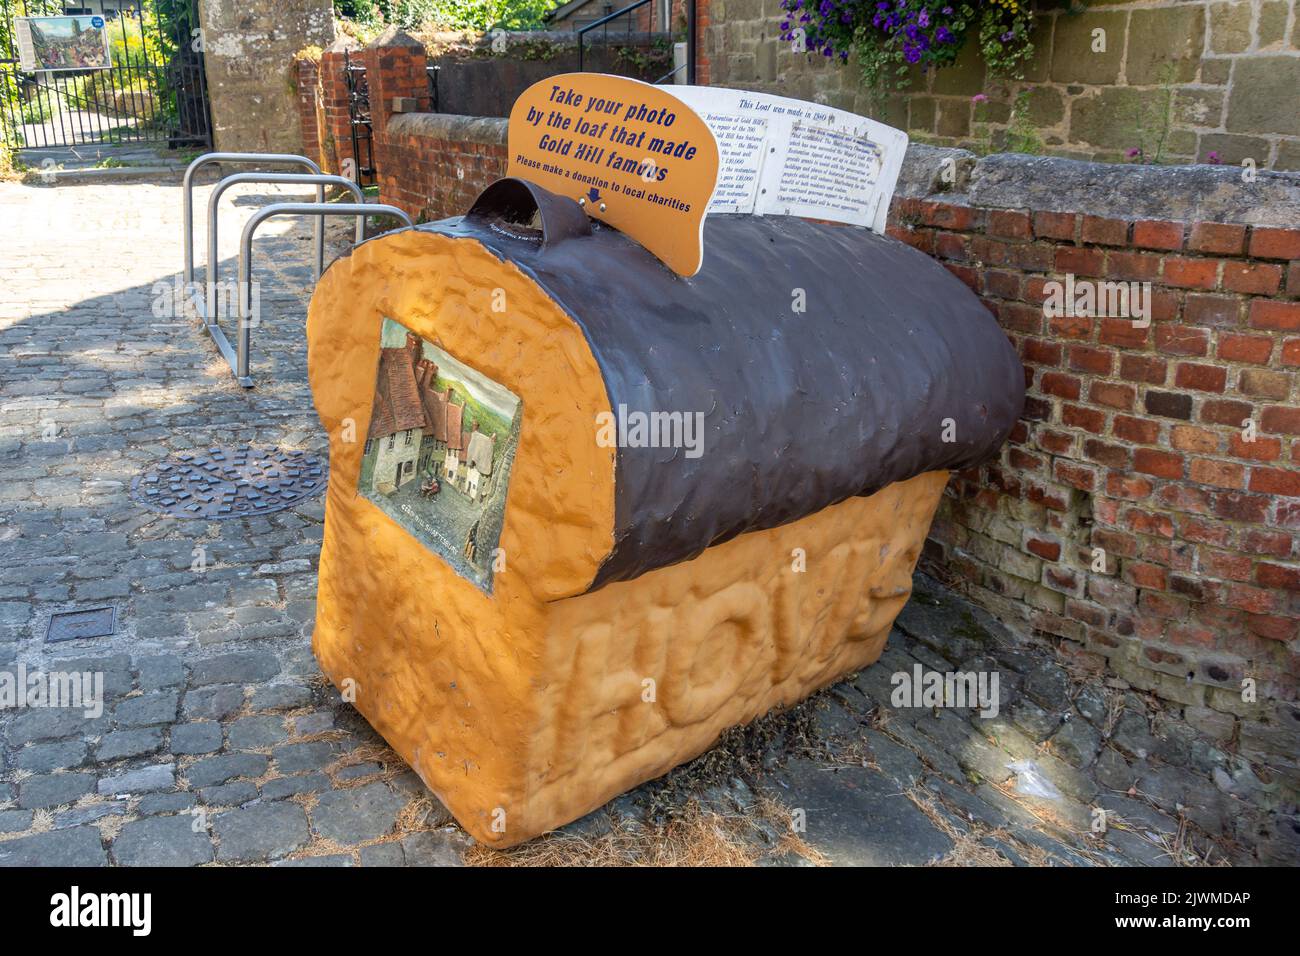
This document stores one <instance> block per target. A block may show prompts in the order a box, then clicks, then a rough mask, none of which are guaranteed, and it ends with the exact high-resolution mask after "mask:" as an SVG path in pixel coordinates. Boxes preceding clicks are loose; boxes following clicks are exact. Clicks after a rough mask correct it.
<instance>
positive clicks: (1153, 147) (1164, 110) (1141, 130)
mask: <svg viewBox="0 0 1300 956" xmlns="http://www.w3.org/2000/svg"><path fill="white" fill-rule="evenodd" d="M1175 77H1176V71H1175V68H1174V65H1173V64H1172V63H1170V64H1166V65H1165V66H1163V67H1161V69H1160V72H1159V79H1160V87H1159V89H1157V90H1156V91H1155V92H1153V93H1152V94H1150V96H1149V98H1145V97H1144V98H1143V99H1142V100H1140V101H1139V103H1138V105H1137V106H1135V107H1134V109H1133V113H1132V116H1131V117H1130V120H1129V124H1130V127H1131V129H1132V131H1133V136H1134V138H1135V139H1136V140H1137V145H1136V146H1132V147H1130V148H1129V150H1128V151H1127V153H1126V155H1127V157H1128V158H1129V159H1130V160H1132V161H1133V162H1135V163H1139V164H1158V163H1163V162H1164V161H1165V146H1166V144H1167V143H1168V140H1169V133H1170V131H1171V130H1172V129H1173V125H1174V80H1175Z"/></svg>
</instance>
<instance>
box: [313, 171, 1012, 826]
mask: <svg viewBox="0 0 1300 956" xmlns="http://www.w3.org/2000/svg"><path fill="white" fill-rule="evenodd" d="M704 248H705V255H704V261H703V266H702V268H701V270H700V271H699V272H698V274H696V275H695V276H693V277H691V278H683V277H681V276H679V275H676V274H674V273H672V272H671V271H669V270H668V269H667V268H665V267H664V266H663V265H662V264H661V263H660V262H659V261H658V260H657V259H655V258H654V257H653V256H651V255H650V254H649V253H648V252H646V251H645V249H643V248H642V247H641V246H640V245H638V244H637V243H635V242H633V241H632V240H631V239H629V238H627V237H626V236H624V235H623V234H621V233H619V232H618V231H616V230H614V229H612V228H610V227H608V226H605V225H602V224H601V223H599V222H593V221H591V220H589V219H588V217H587V216H586V215H585V214H584V212H583V211H582V210H581V209H580V208H579V206H578V205H577V204H576V203H574V202H573V201H572V200H570V199H567V198H561V197H558V196H555V195H552V194H550V193H548V192H546V191H545V190H542V189H541V188H540V187H537V186H535V185H532V184H529V183H526V182H524V181H522V180H518V179H506V180H502V181H500V182H498V183H497V184H495V185H494V186H492V187H490V188H489V189H488V190H487V191H486V192H485V193H484V194H483V196H481V197H480V199H479V200H478V201H477V202H476V203H475V205H474V207H473V208H472V209H471V210H470V211H469V213H468V214H467V215H465V216H464V217H459V218H453V219H448V220H444V221H441V222H436V223H431V224H428V225H424V226H419V227H417V228H415V229H407V230H402V231H397V232H391V233H388V234H386V235H383V236H381V237H379V238H377V239H373V240H371V241H368V242H365V243H363V244H361V245H360V246H358V247H357V248H355V249H354V250H353V251H352V253H351V254H350V255H349V256H347V257H345V258H343V259H340V260H339V261H337V262H335V263H334V264H333V265H332V266H331V267H330V268H329V270H328V271H327V273H326V274H325V276H324V277H323V279H322V280H321V282H320V284H319V286H318V288H317V290H316V293H315V295H314V297H313V299H312V303H311V308H310V313H309V318H308V325H307V332H308V342H309V349H310V351H309V369H310V378H311V386H312V390H313V393H314V396H315V401H316V406H317V409H318V411H319V414H320V418H321V421H322V422H323V424H324V425H325V427H326V428H327V429H328V431H329V434H330V436H331V446H330V458H331V469H330V479H329V490H328V496H327V510H326V521H325V537H324V544H323V549H322V553H321V558H320V589H319V600H318V612H317V618H316V629H315V637H314V647H315V652H316V654H317V656H318V658H319V660H320V663H321V666H322V667H323V669H324V670H325V672H326V674H328V675H329V677H330V678H331V679H332V680H333V681H334V682H335V683H336V684H337V685H339V686H340V687H343V688H345V689H346V690H348V691H350V692H351V696H354V697H355V704H356V706H357V708H358V709H359V710H360V711H361V713H362V714H364V715H365V717H366V718H367V719H368V720H369V721H370V722H371V724H372V725H373V726H374V727H375V728H376V729H377V730H378V731H379V732H380V733H381V734H383V736H384V737H385V738H386V739H387V740H388V741H389V743H391V744H392V746H393V747H394V749H396V750H397V751H398V753H400V754H401V755H402V756H403V757H404V758H405V759H406V760H407V761H409V763H410V764H411V766H412V767H413V768H414V769H415V770H416V771H417V772H418V773H419V775H420V776H421V777H422V778H423V779H424V781H425V782H426V783H427V784H428V785H429V786H430V788H432V790H433V791H434V792H435V793H436V794H437V795H438V797H439V798H440V799H441V800H442V801H443V802H444V803H445V804H446V806H447V807H448V808H449V809H450V810H451V812H452V813H453V814H454V815H455V816H456V818H457V820H459V821H460V823H461V824H462V825H463V826H464V827H465V828H466V829H467V830H468V831H469V832H470V833H471V834H473V835H474V836H475V837H476V838H477V839H479V840H481V841H483V842H485V843H487V844H490V845H496V846H508V845H511V844H514V843H518V842H520V841H522V840H525V839H528V838H529V837H532V836H534V835H537V834H539V833H542V832H544V831H546V830H549V829H552V828H554V827H557V826H560V825H562V824H564V823H566V822H568V821H570V820H574V819H576V818H578V817H581V816H582V815H583V814H585V813H587V812H588V811H590V810H592V809H593V808H595V807H598V806H600V805H602V804H603V803H605V802H606V801H608V800H609V799H610V798H612V797H614V796H615V795H617V794H619V793H620V792H622V791H624V790H627V789H628V788H630V787H632V786H635V785H636V784H638V783H640V782H642V781H645V780H648V779H651V778H653V777H655V776H657V775H660V774H662V773H664V772H665V771H667V770H669V769H670V768H672V767H673V766H675V765H677V764H680V763H682V762H683V761H685V760H688V759H689V758H691V757H693V756H695V755H697V754H699V753H701V752H702V751H704V750H706V749H707V748H708V747H709V746H710V745H711V744H712V743H713V742H714V741H715V740H716V739H717V737H718V735H719V734H720V733H721V732H722V731H723V730H725V729H726V728H728V727H731V726H734V725H736V724H740V723H744V722H746V721H749V720H752V719H753V718H755V717H757V716H759V715H761V714H763V713H765V712H767V711H768V710H769V709H771V708H773V707H779V706H784V705H790V704H793V703H794V702H796V701H798V700H800V699H801V698H803V697H805V696H806V695H808V694H809V693H811V692H813V691H815V690H817V689H818V688H820V687H823V686H825V685H826V684H828V683H830V682H832V681H834V680H836V679H837V678H839V677H841V676H842V675H844V674H845V673H847V672H850V671H852V670H854V669H857V668H861V667H863V666H866V665H869V664H871V663H873V662H874V661H875V660H876V659H877V657H878V656H879V655H880V653H881V650H882V649H883V646H884V643H885V640H886V636H887V635H888V633H889V629H890V626H891V624H892V622H893V621H894V618H895V616H896V615H897V614H898V612H899V610H900V609H901V608H902V607H903V604H904V603H905V602H906V601H907V599H908V596H909V594H910V591H911V578H912V573H913V570H914V568H915V565H916V562H917V558H918V555H919V553H920V550H921V546H922V543H923V542H924V540H925V537H926V534H927V532H928V529H929V526H930V521H931V518H932V517H933V514H934V511H935V509H936V507H937V504H938V501H939V498H940V495H941V493H942V491H943V489H944V486H945V483H946V482H947V478H948V473H949V471H950V470H952V469H960V468H964V467H967V466H970V465H973V464H975V463H978V462H980V461H983V460H985V459H987V458H989V457H990V456H992V455H994V454H995V453H996V451H997V449H998V448H999V446H1000V445H1001V444H1002V442H1003V441H1004V440H1005V439H1006V437H1007V435H1008V433H1009V432H1010V430H1011V428H1012V426H1013V424H1014V423H1015V421H1016V419H1017V417H1018V416H1019V414H1020V412H1021V407H1022V404H1023V401H1024V381H1023V372H1022V368H1021V365H1020V363H1019V361H1018V360H1017V358H1016V355H1015V352H1014V351H1013V349H1012V348H1011V346H1010V344H1009V343H1008V341H1007V339H1006V338H1005V336H1004V335H1003V333H1002V332H1001V331H1000V329H999V328H998V326H997V324H996V323H995V321H994V320H993V318H992V316H990V315H989V313H988V312H987V311H986V310H985V309H984V307H983V306H982V305H981V304H980V302H979V301H978V300H977V299H976V297H975V296H974V295H973V294H971V293H970V291H969V290H968V289H967V288H966V287H965V286H964V285H963V284H962V283H961V282H960V281H959V280H957V279H956V278H955V277H953V276H952V275H950V274H949V273H948V272H947V271H946V270H945V269H943V268H942V267H941V266H939V265H938V264H937V263H936V262H934V261H933V260H931V259H930V258H928V257H927V256H925V255H923V254H922V253H920V252H917V251H916V250H914V249H911V248H909V247H908V246H906V245H904V244H902V243H899V242H897V241H894V240H892V239H889V238H885V237H882V236H879V235H875V234H873V233H871V232H868V231H866V230H864V229H860V228H849V227H844V226H838V225H829V224H821V223H817V222H811V221H806V220H801V219H795V218H784V217H754V216H738V215H715V216H710V217H709V218H708V219H707V220H706V222H705V232H704ZM796 289H799V290H802V292H803V294H804V296H805V297H806V308H805V309H804V311H795V310H793V309H792V308H791V302H792V294H794V290H796ZM377 375H378V377H379V381H378V383H377V380H376V376H377ZM475 382H477V383H478V385H475V384H474V383H475ZM463 393H468V394H463ZM493 407H495V408H496V411H493ZM656 411H658V412H680V413H683V416H693V415H694V414H695V413H699V418H697V419H694V420H696V421H699V422H701V423H702V430H701V432H700V433H699V435H698V436H694V437H695V444H694V445H693V446H691V447H686V448H683V447H663V446H662V444H661V445H660V446H659V447H655V445H654V444H652V443H648V442H645V441H642V442H640V443H638V442H636V441H629V440H625V439H627V436H626V435H625V434H623V433H621V432H620V433H619V435H618V440H616V441H614V442H610V441H608V440H602V435H601V432H602V428H603V427H605V426H607V425H608V424H609V423H610V422H614V423H616V424H615V426H614V427H615V428H623V427H624V426H625V425H626V423H627V422H628V421H629V420H634V418H635V413H637V412H642V413H647V414H648V413H651V412H656ZM471 419H473V421H472V422H471ZM684 420H685V421H686V422H687V424H688V425H689V421H690V420H691V419H690V418H689V417H686V418H684ZM665 421H666V419H665ZM674 427H676V420H674ZM605 438H606V439H607V438H608V434H606V435H605ZM945 438H947V439H951V440H945ZM404 445H405V446H406V447H407V448H409V449H411V450H410V451H409V454H408V456H407V457H406V458H402V457H401V456H402V448H403V446H404ZM412 445H414V446H415V447H414V448H411V446H412ZM384 456H389V457H387V458H385V457H384ZM408 463H409V464H408ZM471 479H472V480H471ZM435 487H436V491H435ZM485 489H490V490H485ZM467 503H468V506H467ZM467 507H469V508H470V511H469V513H468V514H467V515H465V516H463V517H460V518H459V520H461V522H462V523H461V524H460V525H457V524H456V521H457V520H458V518H457V516H461V515H462V512H465V511H466V508H467ZM421 509H424V510H421ZM439 509H441V510H439ZM473 509H479V510H477V511H476V510H473ZM421 516H423V517H421ZM476 516H477V517H476ZM470 518H474V522H473V524H472V525H471V526H470V529H469V531H468V533H467V534H465V535H462V534H461V533H460V532H459V531H457V532H456V533H454V534H453V533H451V532H450V531H448V530H447V529H450V528H463V527H464V522H465V521H468V520H469V519H470Z"/></svg>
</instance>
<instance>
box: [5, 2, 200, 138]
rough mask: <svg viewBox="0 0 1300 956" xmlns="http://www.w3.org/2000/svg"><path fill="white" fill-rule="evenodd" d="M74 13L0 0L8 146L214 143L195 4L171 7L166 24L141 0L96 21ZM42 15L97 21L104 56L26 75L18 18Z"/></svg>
mask: <svg viewBox="0 0 1300 956" xmlns="http://www.w3.org/2000/svg"><path fill="white" fill-rule="evenodd" d="M72 9H74V8H73V7H71V6H70V5H68V4H66V3H60V2H53V0H0V27H2V28H3V29H0V36H3V38H4V40H5V42H4V43H3V44H0V47H3V48H2V49H0V110H3V113H4V116H3V118H4V122H3V123H2V124H0V126H3V132H4V136H5V139H6V143H7V145H9V146H11V147H15V148H23V147H28V148H32V147H42V148H48V147H65V146H75V145H79V144H104V143H160V144H161V143H165V144H167V145H168V146H173V147H175V146H206V145H210V144H211V142H212V133H211V129H212V125H211V120H210V116H209V108H208V90H207V81H206V78H205V76H204V72H203V52H202V47H201V45H200V44H197V43H195V42H194V37H193V36H191V33H192V31H191V29H190V26H191V24H192V23H197V18H198V15H197V12H195V8H194V6H193V4H192V3H190V4H186V3H177V4H175V5H174V6H173V9H171V10H169V13H168V16H169V17H170V19H164V18H163V17H162V16H160V15H159V14H158V13H157V12H156V8H155V6H154V5H149V6H145V5H144V4H140V3H135V4H123V5H120V7H119V8H118V9H113V10H106V11H105V12H104V13H103V14H98V15H97V14H94V13H93V12H86V13H71V12H68V11H70V10H72ZM75 9H84V8H80V7H77V8H75ZM43 16H56V17H57V16H69V17H75V18H77V19H78V20H87V19H93V18H96V17H98V18H99V22H100V24H101V26H100V27H98V28H96V29H102V30H103V31H104V32H105V33H107V34H108V35H109V44H108V56H107V58H106V59H105V60H104V61H103V62H102V63H99V62H95V63H94V64H93V65H91V66H87V67H86V68H76V67H74V68H53V69H40V68H39V64H38V69H36V70H35V71H28V70H24V69H23V68H22V64H21V63H20V58H19V54H18V45H17V30H18V25H17V21H18V20H20V19H24V18H31V17H43ZM30 29H31V30H33V31H34V30H36V29H37V27H36V26H35V25H32V26H31V27H30Z"/></svg>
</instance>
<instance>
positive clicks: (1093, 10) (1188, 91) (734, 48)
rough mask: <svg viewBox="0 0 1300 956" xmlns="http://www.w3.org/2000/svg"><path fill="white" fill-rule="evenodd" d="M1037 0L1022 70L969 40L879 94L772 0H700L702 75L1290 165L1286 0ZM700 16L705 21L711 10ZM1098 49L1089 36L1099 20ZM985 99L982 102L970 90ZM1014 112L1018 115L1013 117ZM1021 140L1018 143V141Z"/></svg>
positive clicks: (966, 126)
mask: <svg viewBox="0 0 1300 956" xmlns="http://www.w3.org/2000/svg"><path fill="white" fill-rule="evenodd" d="M1065 6H1066V4H1064V3H1063V2H1062V3H1056V2H1053V0H1045V2H1043V3H1041V4H1039V7H1040V10H1039V15H1038V17H1037V21H1036V28H1035V32H1034V36H1033V39H1034V42H1035V45H1036V48H1037V49H1036V53H1035V56H1034V59H1033V60H1032V62H1031V63H1030V64H1029V66H1028V68H1027V70H1026V73H1025V81H1024V82H1017V83H1010V84H1006V83H1000V82H998V81H995V80H994V79H993V78H991V77H989V76H987V75H986V72H985V70H984V66H983V63H982V62H981V60H980V58H979V56H978V54H977V50H976V46H975V44H974V43H968V44H967V46H966V48H965V49H964V50H963V51H962V54H961V56H960V58H959V59H958V62H957V63H956V64H955V65H954V66H952V67H949V68H947V69H943V70H939V71H937V72H931V73H930V74H929V75H922V74H920V73H919V72H918V73H915V74H914V75H913V83H912V86H911V87H910V89H909V90H908V92H907V93H906V94H905V95H898V94H889V95H884V96H879V97H876V96H873V95H872V94H871V91H869V90H868V89H867V88H866V87H865V85H864V83H863V82H862V79H861V73H860V71H859V69H858V65H857V62H856V58H851V59H850V61H849V63H848V64H846V65H843V66H841V65H836V64H834V63H828V62H826V61H825V58H823V57H821V56H811V57H810V56H808V55H806V54H796V53H794V52H793V51H792V50H791V49H790V45H789V44H788V43H785V42H783V41H781V39H780V30H779V27H778V24H779V23H780V21H781V19H782V12H781V8H780V4H779V2H778V0H707V2H704V3H701V6H700V9H701V10H702V11H705V12H704V14H703V15H702V17H701V24H702V29H703V33H704V37H705V49H706V51H707V55H708V58H709V61H710V64H711V65H710V70H711V73H710V76H711V82H713V83H715V84H717V85H720V86H732V87H738V88H742V89H750V90H760V91H766V92H770V93H778V94H783V95H786V96H794V97H797V98H800V99H808V100H814V101H817V102H822V103H827V104H829V105H831V106H837V107H841V108H843V109H848V110H853V111H855V112H858V113H862V114H864V115H869V116H874V117H876V118H878V119H880V120H882V121H884V122H887V123H889V124H890V125H892V126H896V127H898V128H899V129H905V130H908V131H909V133H910V134H911V135H912V136H913V138H914V139H916V140H918V141H923V142H931V143H937V144H943V145H958V146H965V147H968V148H973V149H977V150H978V151H981V152H988V151H998V150H1000V149H1003V148H1005V147H1006V143H1007V141H1008V132H1009V131H1014V132H1015V133H1016V134H1017V136H1016V142H1017V143H1021V142H1023V141H1025V140H1028V141H1029V142H1030V144H1031V148H1033V149H1035V150H1036V151H1039V152H1042V153H1044V154H1048V155H1059V156H1066V157H1071V158H1077V159H1095V160H1103V161H1131V160H1132V159H1134V158H1135V157H1130V156H1129V151H1130V150H1141V151H1142V158H1144V159H1145V160H1147V161H1156V160H1159V161H1171V162H1214V161H1216V160H1217V161H1218V162H1221V163H1231V164H1234V165H1235V164H1239V163H1241V162H1242V161H1243V160H1246V159H1252V160H1253V161H1254V163H1255V165H1256V166H1257V167H1259V168H1270V169H1300V109H1297V108H1296V91H1297V90H1300V26H1298V25H1297V23H1296V19H1297V18H1296V0H1203V2H1202V0H1191V2H1187V0H1133V2H1124V0H1121V2H1107V0H1093V2H1092V3H1091V4H1089V5H1088V7H1087V8H1086V9H1085V10H1083V11H1082V12H1070V11H1069V10H1067V9H1064V8H1065ZM705 24H707V26H705ZM1096 30H1102V31H1104V37H1105V49H1104V51H1099V52H1094V50H1093V45H1094V39H1095V34H1094V31H1096ZM981 93H983V94H985V95H986V96H987V97H988V99H987V100H985V101H981V102H976V101H974V100H973V97H974V96H976V95H977V94H981ZM1013 114H1014V118H1013ZM1016 148H1018V149H1023V148H1024V146H1023V145H1018V146H1017V147H1016Z"/></svg>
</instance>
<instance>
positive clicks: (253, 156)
mask: <svg viewBox="0 0 1300 956" xmlns="http://www.w3.org/2000/svg"><path fill="white" fill-rule="evenodd" d="M212 163H242V164H245V165H253V164H261V165H265V166H301V167H303V168H304V169H306V170H307V171H308V172H309V173H315V174H316V175H317V176H319V175H320V167H319V166H317V165H316V164H315V163H314V162H312V161H311V160H310V159H308V158H307V157H306V156H295V155H294V154H292V153H204V154H203V155H202V156H200V157H199V158H198V159H196V160H194V162H192V163H190V164H189V166H188V167H186V169H185V179H184V181H183V182H182V184H181V185H182V196H183V202H184V207H183V211H182V215H181V219H182V222H183V226H184V229H185V237H184V243H185V286H186V289H187V290H189V289H190V288H192V287H193V284H194V174H195V173H197V172H198V171H199V170H200V169H202V168H203V167H204V166H208V165H211V164H212ZM316 201H317V202H324V201H325V187H324V186H319V187H317V189H316ZM315 238H316V277H317V278H319V277H320V274H321V271H322V270H323V269H324V268H325V232H324V230H323V229H322V228H321V224H320V223H318V224H317V229H316V237H315ZM196 301H197V304H198V305H199V306H200V307H201V306H202V302H201V301H199V300H196Z"/></svg>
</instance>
